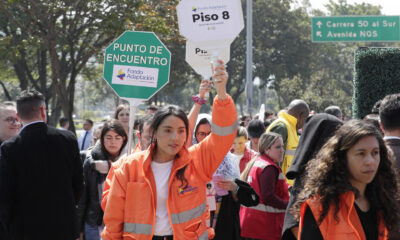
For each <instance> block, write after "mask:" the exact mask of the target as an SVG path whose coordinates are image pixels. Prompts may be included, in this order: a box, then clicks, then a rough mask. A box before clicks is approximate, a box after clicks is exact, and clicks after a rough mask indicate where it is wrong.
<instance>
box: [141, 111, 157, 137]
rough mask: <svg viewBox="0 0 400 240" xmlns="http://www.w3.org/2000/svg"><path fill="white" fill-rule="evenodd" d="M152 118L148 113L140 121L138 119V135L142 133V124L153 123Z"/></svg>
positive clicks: (152, 115)
mask: <svg viewBox="0 0 400 240" xmlns="http://www.w3.org/2000/svg"><path fill="white" fill-rule="evenodd" d="M153 118H154V114H152V113H149V114H146V115H145V116H144V117H143V118H142V119H140V123H139V133H140V134H142V132H143V126H144V124H145V123H146V124H151V122H152V121H153Z"/></svg>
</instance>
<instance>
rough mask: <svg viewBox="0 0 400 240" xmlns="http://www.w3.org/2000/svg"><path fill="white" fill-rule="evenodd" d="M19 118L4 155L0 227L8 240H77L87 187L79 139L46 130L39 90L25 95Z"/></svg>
mask: <svg viewBox="0 0 400 240" xmlns="http://www.w3.org/2000/svg"><path fill="white" fill-rule="evenodd" d="M17 115H18V116H19V118H20V119H21V120H22V122H23V125H24V127H23V128H22V129H21V131H20V132H19V134H18V135H16V136H15V137H13V138H11V139H9V140H7V141H6V142H4V143H3V145H2V146H1V150H0V151H1V157H0V193H1V194H0V222H1V224H3V226H4V228H5V229H6V231H7V234H8V239H10V240H19V239H24V240H30V239H32V240H33V239H58V240H72V239H76V238H77V237H78V235H77V233H78V231H77V229H76V227H77V226H76V224H75V216H74V215H75V209H76V208H75V206H76V203H77V202H78V200H79V197H80V194H81V192H82V188H83V176H82V165H81V161H80V158H79V150H78V147H77V145H78V144H77V142H76V138H75V136H74V135H73V133H71V132H69V131H62V130H58V129H56V128H53V127H50V126H47V125H46V107H45V102H44V97H43V95H42V94H41V93H39V92H38V91H36V90H26V91H22V92H21V94H20V96H19V97H18V98H17Z"/></svg>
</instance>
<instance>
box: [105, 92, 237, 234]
mask: <svg viewBox="0 0 400 240" xmlns="http://www.w3.org/2000/svg"><path fill="white" fill-rule="evenodd" d="M212 115H213V116H212V122H213V125H212V127H211V129H212V133H211V134H210V135H209V136H208V137H207V138H206V139H204V140H203V141H202V142H201V143H199V144H197V145H194V146H192V147H190V148H189V150H187V149H186V147H183V148H182V149H181V151H180V152H179V153H178V157H177V158H176V159H175V160H173V161H174V163H173V165H172V169H171V174H170V179H169V190H168V198H167V210H168V216H169V221H170V224H171V227H172V230H173V234H174V239H185V240H186V239H187V240H191V239H202V240H203V239H204V240H206V239H208V234H207V226H206V217H207V208H206V203H207V201H206V183H207V182H209V181H210V180H211V179H212V175H213V173H214V172H215V170H216V169H217V168H218V166H219V165H220V163H221V162H222V160H223V159H224V157H225V155H226V154H227V152H228V151H229V149H230V147H231V146H232V143H233V140H234V139H235V136H236V128H237V116H236V109H235V105H234V103H233V100H232V99H231V98H230V97H228V99H226V100H223V101H222V100H218V97H216V99H215V100H214V106H213V114H212ZM152 150H153V149H148V150H147V151H143V152H139V153H136V154H133V155H130V156H128V157H127V159H126V160H125V161H124V162H123V164H122V166H121V167H119V168H118V169H115V172H114V178H113V180H112V184H111V189H110V192H109V195H108V200H107V204H106V209H105V213H104V223H105V229H104V231H103V233H102V237H103V238H104V239H106V240H110V239H143V240H151V239H152V236H153V234H154V224H155V216H156V203H157V199H156V186H155V180H154V175H153V172H152V170H151V161H152V158H151V152H152ZM184 167H185V171H184V176H185V178H186V180H187V184H186V185H187V186H186V187H185V188H183V187H182V182H181V181H180V180H179V179H177V177H176V173H177V171H178V170H179V169H182V168H184Z"/></svg>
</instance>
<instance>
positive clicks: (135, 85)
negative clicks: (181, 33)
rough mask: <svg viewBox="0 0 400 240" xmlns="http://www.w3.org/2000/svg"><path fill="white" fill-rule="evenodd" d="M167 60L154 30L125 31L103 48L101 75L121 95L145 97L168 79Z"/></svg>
mask: <svg viewBox="0 0 400 240" xmlns="http://www.w3.org/2000/svg"><path fill="white" fill-rule="evenodd" d="M170 62H171V53H170V52H169V50H168V49H167V48H166V47H165V45H164V44H163V43H162V42H161V41H160V39H158V37H157V36H156V35H155V34H154V33H152V32H132V31H126V32H124V33H123V34H122V35H121V36H119V37H118V38H117V39H116V40H115V41H114V42H113V43H111V44H110V46H108V47H107V48H106V51H105V54H104V72H103V78H104V80H106V81H107V83H108V84H109V85H110V86H111V88H112V89H114V91H115V92H116V93H117V94H118V96H120V97H122V98H131V99H141V100H148V99H150V98H151V97H152V96H153V95H154V94H155V93H156V92H158V91H159V90H160V89H161V88H162V87H163V86H165V85H166V84H167V83H168V80H169V71H170Z"/></svg>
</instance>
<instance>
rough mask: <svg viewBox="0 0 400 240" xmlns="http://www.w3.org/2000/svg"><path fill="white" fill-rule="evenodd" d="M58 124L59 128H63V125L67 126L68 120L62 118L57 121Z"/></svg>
mask: <svg viewBox="0 0 400 240" xmlns="http://www.w3.org/2000/svg"><path fill="white" fill-rule="evenodd" d="M58 122H59V123H60V127H63V126H65V124H67V123H68V122H69V120H68V118H65V117H62V118H60V120H58Z"/></svg>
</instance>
